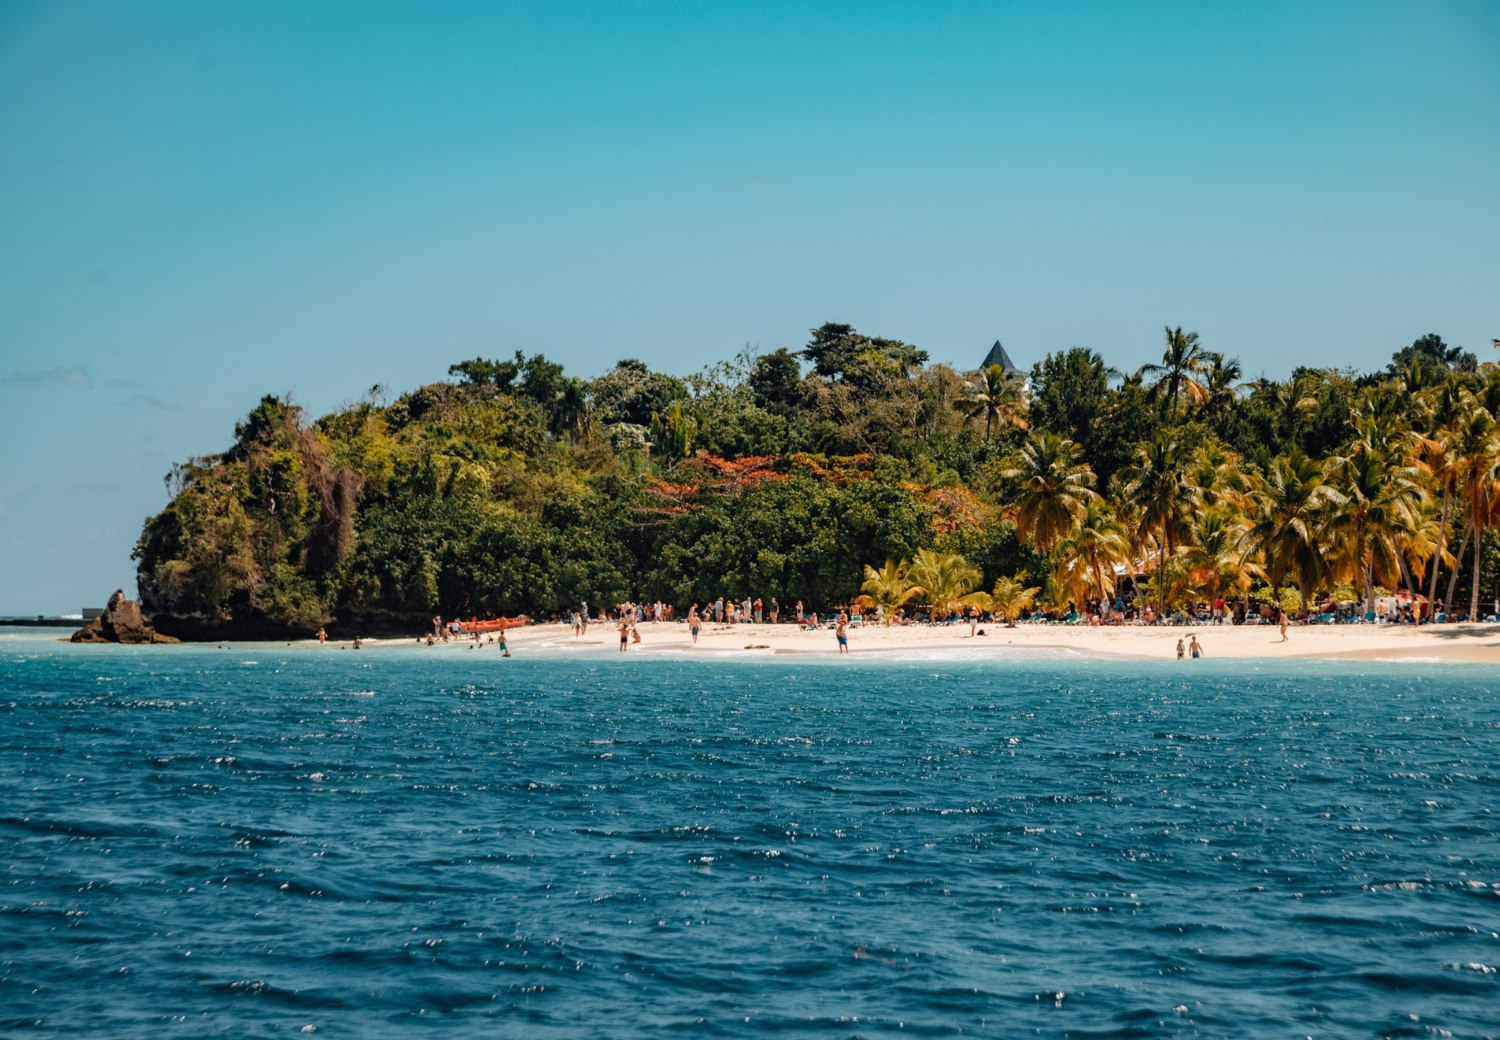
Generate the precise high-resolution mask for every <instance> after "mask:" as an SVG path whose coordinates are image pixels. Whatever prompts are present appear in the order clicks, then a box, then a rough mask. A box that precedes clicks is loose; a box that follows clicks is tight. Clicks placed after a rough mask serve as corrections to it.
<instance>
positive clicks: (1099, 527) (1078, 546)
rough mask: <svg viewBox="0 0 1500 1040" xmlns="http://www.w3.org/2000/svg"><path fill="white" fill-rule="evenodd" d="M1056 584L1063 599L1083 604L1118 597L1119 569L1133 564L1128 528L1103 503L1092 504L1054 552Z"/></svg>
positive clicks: (1054, 579)
mask: <svg viewBox="0 0 1500 1040" xmlns="http://www.w3.org/2000/svg"><path fill="white" fill-rule="evenodd" d="M1052 560H1053V579H1052V580H1053V584H1054V585H1055V586H1056V588H1057V592H1058V595H1059V596H1066V597H1068V598H1071V599H1072V600H1073V601H1074V602H1075V603H1082V602H1084V601H1086V600H1087V599H1088V598H1089V597H1090V596H1092V595H1095V594H1097V595H1098V596H1099V598H1100V599H1106V600H1107V599H1109V597H1111V596H1113V595H1114V593H1115V566H1116V564H1122V563H1129V562H1130V538H1129V535H1128V533H1127V532H1126V530H1125V525H1124V524H1122V523H1121V522H1120V521H1119V519H1118V518H1117V517H1116V516H1115V515H1114V512H1113V510H1111V509H1110V508H1109V506H1107V505H1106V504H1105V503H1104V502H1103V501H1102V500H1101V501H1095V502H1090V503H1089V504H1088V507H1087V508H1086V509H1084V511H1083V515H1082V516H1081V517H1079V518H1078V523H1076V524H1074V525H1073V529H1072V530H1071V531H1070V532H1068V534H1067V536H1066V537H1064V538H1063V539H1062V541H1060V542H1058V543H1057V545H1056V547H1055V548H1054V549H1053V550H1052Z"/></svg>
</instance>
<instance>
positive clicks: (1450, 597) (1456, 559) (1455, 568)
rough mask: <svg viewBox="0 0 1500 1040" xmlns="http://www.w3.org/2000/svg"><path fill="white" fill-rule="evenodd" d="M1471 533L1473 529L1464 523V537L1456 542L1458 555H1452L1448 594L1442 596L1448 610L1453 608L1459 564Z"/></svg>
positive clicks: (1466, 548)
mask: <svg viewBox="0 0 1500 1040" xmlns="http://www.w3.org/2000/svg"><path fill="white" fill-rule="evenodd" d="M1473 533H1474V529H1473V528H1472V527H1470V526H1469V525H1467V524H1465V525H1464V539H1463V541H1461V542H1459V543H1458V555H1457V556H1455V557H1453V573H1452V574H1450V575H1448V595H1446V596H1444V597H1443V602H1444V603H1446V604H1447V605H1448V609H1449V610H1452V609H1453V594H1454V593H1455V592H1456V591H1457V590H1458V571H1459V564H1461V563H1463V562H1464V553H1466V552H1468V551H1469V536H1470V535H1472V534H1473Z"/></svg>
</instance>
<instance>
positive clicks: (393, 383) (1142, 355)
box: [0, 0, 1500, 615]
mask: <svg viewBox="0 0 1500 1040" xmlns="http://www.w3.org/2000/svg"><path fill="white" fill-rule="evenodd" d="M0 142H4V143H3V145H0V242H3V244H4V245H3V248H0V440H3V443H4V445H5V451H4V455H3V458H4V461H3V464H0V615H6V614H35V613H59V612H74V611H77V610H78V609H79V608H80V607H82V606H84V605H102V603H103V601H104V599H105V597H106V596H107V595H108V593H109V592H110V591H111V590H112V589H114V588H116V587H121V586H123V587H125V588H126V589H127V590H133V588H134V568H133V565H132V563H131V561H130V549H131V546H132V545H133V543H134V540H135V538H136V536H137V535H138V534H139V531H140V526H141V523H142V521H143V520H144V519H145V518H146V517H147V516H148V515H149V514H151V513H153V512H156V511H157V510H159V509H160V508H161V506H162V505H163V504H164V503H165V501H166V493H165V489H164V487H163V483H162V477H163V476H164V475H165V474H166V473H167V471H168V470H169V469H170V467H171V466H172V464H173V463H175V462H179V461H182V460H184V459H186V458H189V457H191V456H194V455H200V454H206V453H209V452H214V451H219V450H222V449H223V448H224V447H225V446H226V445H227V443H228V441H229V439H230V437H231V436H232V432H233V426H234V423H235V421H236V420H237V419H239V418H242V417H243V416H244V415H245V413H246V412H248V411H249V409H250V408H251V407H252V406H253V405H254V404H255V402H256V401H257V400H258V399H259V398H260V396H261V395H262V394H264V393H290V394H292V395H293V396H294V398H295V399H296V400H297V401H298V402H299V403H301V404H302V405H303V406H304V407H306V408H307V409H308V410H309V411H310V412H312V413H313V414H321V413H324V412H326V411H329V410H331V409H333V408H336V407H338V406H339V405H340V404H342V403H345V402H348V401H351V400H355V399H358V398H360V397H362V396H363V395H364V394H365V393H366V391H367V390H368V389H369V388H370V387H371V386H372V385H375V384H380V385H383V386H385V387H387V388H389V389H390V390H391V391H392V392H394V393H399V392H401V391H403V390H406V389H410V388H412V387H415V386H418V385H420V384H422V383H426V382H432V381H434V380H437V379H441V378H444V377H445V375H446V371H447V368H448V366H449V365H450V364H451V363H453V362H455V361H460V360H463V359H466V358H470V357H474V356H479V355H483V356H504V355H508V354H509V353H511V352H512V351H514V350H516V349H521V350H525V351H527V352H528V353H534V352H541V353H544V354H546V355H547V356H548V357H549V358H551V359H552V360H555V361H558V362H561V363H562V364H563V365H564V366H565V367H566V369H567V370H568V371H569V372H570V373H573V374H578V375H584V376H593V375H597V374H599V373H600V372H602V371H604V370H605V369H607V368H608V367H609V366H610V365H612V364H613V363H614V362H616V361H617V360H619V359H621V358H624V357H637V358H640V359H642V360H644V361H645V362H647V363H648V364H650V365H651V366H652V367H654V368H658V369H662V370H665V371H669V372H673V373H677V374H683V373H687V372H692V371H696V370H698V369H700V368H702V367H703V366H704V365H706V364H709V363H712V362H716V361H719V360H725V359H728V358H731V357H733V356H734V355H735V354H737V353H738V352H739V351H741V350H742V349H743V348H745V347H746V345H750V346H752V347H753V348H758V349H760V350H763V351H769V350H774V349H776V348H777V347H781V346H789V347H793V348H795V347H799V346H801V345H802V344H803V343H805V341H806V337H807V331H808V330H809V329H810V328H812V327H814V326H816V325H819V324H821V323H823V322H825V321H841V322H848V323H851V324H853V325H854V326H855V327H857V328H859V329H860V330H861V331H864V332H868V333H872V334H877V335H882V336H891V337H896V338H900V339H904V340H907V341H909V342H912V343H915V344H917V345H918V346H920V347H922V348H924V349H926V350H927V351H928V352H929V353H930V355H931V356H932V358H933V360H935V361H945V362H950V363H953V364H955V365H957V366H959V367H961V368H967V367H972V366H973V365H975V364H977V363H978V361H979V360H980V358H981V357H982V356H983V354H984V352H985V350H986V349H987V348H988V346H989V344H990V343H991V342H992V341H993V340H995V339H997V338H999V339H1001V340H1002V341H1003V342H1004V343H1005V344H1006V347H1007V349H1008V350H1009V351H1010V352H1011V354H1012V356H1013V357H1014V358H1015V359H1016V361H1017V362H1018V363H1020V364H1021V365H1022V366H1023V367H1026V366H1029V365H1030V364H1031V363H1033V362H1034V361H1036V360H1038V359H1040V358H1041V357H1042V356H1044V355H1045V354H1046V353H1048V352H1050V351H1054V350H1059V349H1065V348H1067V347H1070V346H1075V345H1077V346H1088V347H1092V348H1094V349H1095V350H1097V351H1099V352H1100V353H1101V354H1102V355H1103V356H1104V357H1105V358H1106V360H1107V361H1109V362H1110V363H1111V364H1113V365H1115V366H1116V367H1118V368H1121V369H1127V370H1128V369H1133V368H1135V367H1136V366H1138V365H1140V364H1142V363H1144V362H1147V361H1152V360H1157V359H1158V358H1159V356H1160V352H1161V345H1162V328H1163V326H1165V325H1181V326H1183V327H1185V328H1188V329H1194V330H1197V331H1198V332H1199V333H1200V335H1201V336H1202V339H1203V342H1204V343H1205V345H1206V346H1208V347H1209V348H1211V349H1214V350H1220V351H1223V352H1225V353H1226V354H1228V355H1230V356H1235V357H1238V358H1239V359H1240V360H1241V363H1242V365H1243V367H1244V369H1245V371H1246V373H1247V375H1249V376H1256V375H1261V374H1264V375H1267V376H1271V377H1284V376H1285V375H1287V374H1288V373H1289V372H1290V371H1291V369H1292V368H1293V367H1294V366H1296V365H1300V364H1311V365H1318V366H1350V367H1354V368H1357V369H1360V370H1362V371H1368V370H1372V369H1378V368H1381V367H1383V366H1384V365H1385V363H1386V362H1387V361H1388V360H1389V358H1390V355H1391V354H1392V353H1393V352H1394V351H1395V350H1397V349H1399V348H1400V347H1401V346H1403V345H1405V344H1408V343H1410V342H1411V341H1412V340H1413V339H1415V338H1417V337H1418V336H1421V335H1423V334H1425V333H1429V332H1436V333H1438V334H1439V335H1441V336H1443V337H1444V339H1446V340H1447V341H1448V342H1449V343H1450V344H1456V345H1460V346H1463V347H1464V348H1466V349H1468V350H1470V351H1472V352H1474V353H1475V354H1477V355H1479V357H1480V358H1481V359H1490V358H1493V357H1495V353H1494V351H1493V349H1492V348H1491V347H1490V340H1491V338H1492V337H1500V251H1497V249H1496V243H1497V241H1500V204H1497V197H1500V192H1497V189H1496V184H1497V182H1500V4H1497V3H1494V2H1467V3H1464V2H1436V3H1424V4H1411V3H1387V2H1369V3H1365V2H1329V3H1315V4H1308V3H1305V2H1304V3H1246V4H1236V5H1226V4H1212V5H1210V4H1201V3H1198V4H1195V3H1169V2H1147V3H1130V4H1121V3H1041V2H1035V3H998V2H997V3H944V4H926V5H916V4H893V3H860V4H852V3H818V4H812V3H800V4H798V3H746V4H739V5H706V4H696V5H694V4H667V3H633V4H618V3H612V4H606V3H575V4H556V3H460V2H455V3H445V4H416V3H404V4H403V3H370V2H364V3H334V2H320V3H283V2H264V3H256V4H229V3H223V2H206V3H187V2H178V3H160V2H155V3H153V2H149V0H147V2H132V3H111V2H63V0H54V2H45V3H32V2H27V0H10V2H8V3H6V4H5V5H3V6H0Z"/></svg>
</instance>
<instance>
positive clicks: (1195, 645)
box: [1188, 632, 1203, 661]
mask: <svg viewBox="0 0 1500 1040" xmlns="http://www.w3.org/2000/svg"><path fill="white" fill-rule="evenodd" d="M1188 653H1190V654H1192V655H1193V660H1195V661H1196V660H1197V659H1198V658H1200V657H1202V656H1203V645H1202V644H1201V643H1199V642H1198V633H1196V632H1194V633H1193V634H1192V635H1190V636H1188Z"/></svg>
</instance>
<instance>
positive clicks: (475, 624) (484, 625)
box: [455, 614, 526, 632]
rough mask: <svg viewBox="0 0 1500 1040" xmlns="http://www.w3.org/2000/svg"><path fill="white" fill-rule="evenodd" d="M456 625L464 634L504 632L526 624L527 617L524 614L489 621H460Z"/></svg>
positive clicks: (473, 619) (474, 619)
mask: <svg viewBox="0 0 1500 1040" xmlns="http://www.w3.org/2000/svg"><path fill="white" fill-rule="evenodd" d="M455 624H457V625H458V627H459V629H460V630H461V631H464V632H504V631H505V630H506V629H507V628H516V627H517V626H519V625H524V624H526V615H525V614H522V615H521V616H520V617H510V618H507V617H503V618H493V619H491V620H489V621H480V620H478V619H477V618H470V619H469V620H468V621H458V622H455Z"/></svg>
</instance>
